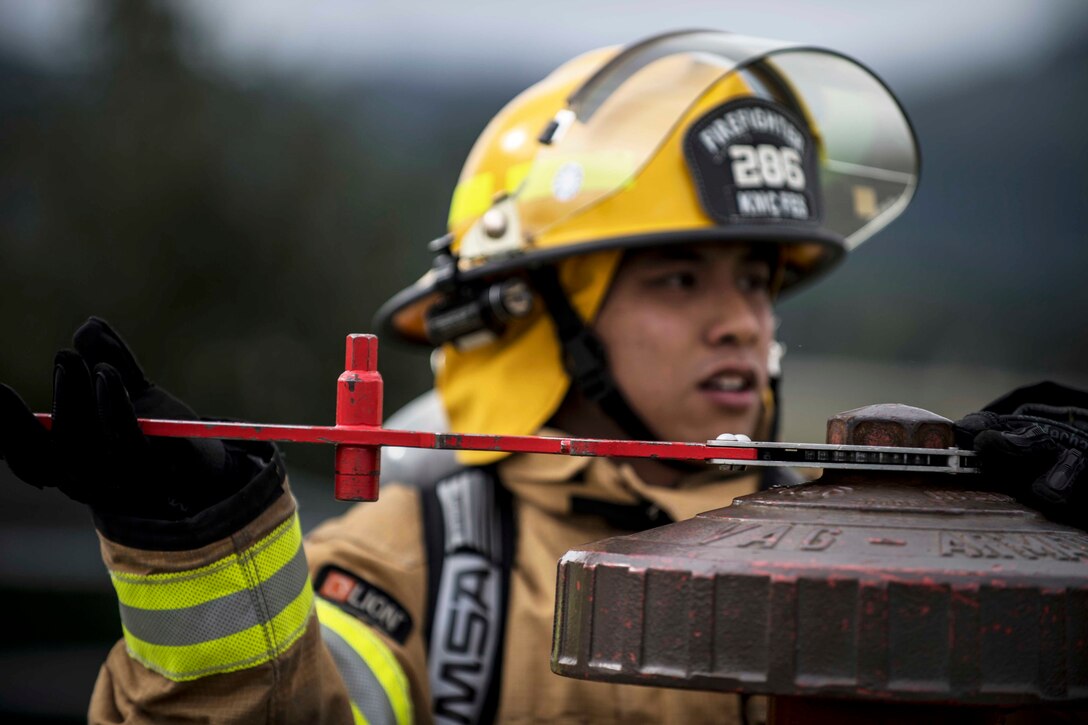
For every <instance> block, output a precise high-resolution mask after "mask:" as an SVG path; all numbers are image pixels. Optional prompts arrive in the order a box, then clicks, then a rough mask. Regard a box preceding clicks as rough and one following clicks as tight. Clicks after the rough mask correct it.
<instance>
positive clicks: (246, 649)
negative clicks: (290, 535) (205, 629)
mask: <svg viewBox="0 0 1088 725" xmlns="http://www.w3.org/2000/svg"><path fill="white" fill-rule="evenodd" d="M255 596H259V594H255ZM313 604H314V592H313V588H312V587H311V586H310V582H309V580H307V581H306V584H305V586H304V587H303V588H302V591H301V592H299V595H298V596H297V597H295V599H294V600H293V601H292V602H291V603H290V604H288V605H287V606H286V607H285V608H284V609H283V611H281V612H280V613H279V614H277V615H276V616H274V617H272V618H271V619H270V620H268V621H267V622H264V623H262V624H257V625H254V626H252V627H250V628H249V629H245V630H242V631H241V632H236V633H235V634H232V635H228V636H226V637H220V638H219V639H213V640H209V641H207V642H200V643H198V644H192V645H186V646H183V647H174V646H170V645H156V644H151V643H148V642H144V641H143V640H141V639H139V638H137V637H135V636H133V635H132V634H131V633H130V632H129V631H128V630H127V629H126V630H125V645H126V646H127V647H128V652H129V655H130V656H132V657H133V659H135V660H137V661H139V662H141V663H142V664H143V665H144V666H146V667H147V668H148V669H151V670H154V671H155V672H158V673H159V674H161V675H162V676H163V677H166V678H167V679H169V680H173V681H175V682H182V681H185V680H195V679H197V678H200V677H206V676H207V675H213V674H218V673H220V672H234V671H236V670H244V669H247V668H249V667H256V666H257V665H259V664H262V663H264V662H268V661H269V660H272V659H274V658H276V657H278V656H279V655H280V654H282V653H283V652H285V651H286V650H287V649H289V648H290V647H291V645H292V644H294V643H295V642H296V641H298V638H299V637H301V636H302V634H303V633H304V632H305V631H306V624H307V622H308V621H309V618H310V614H311V612H312V611H313Z"/></svg>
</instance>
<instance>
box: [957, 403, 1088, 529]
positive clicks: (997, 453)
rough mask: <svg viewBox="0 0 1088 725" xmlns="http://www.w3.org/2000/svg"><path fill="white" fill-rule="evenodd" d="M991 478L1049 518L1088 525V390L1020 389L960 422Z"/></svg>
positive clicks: (963, 441) (960, 436)
mask: <svg viewBox="0 0 1088 725" xmlns="http://www.w3.org/2000/svg"><path fill="white" fill-rule="evenodd" d="M956 436H957V443H958V445H960V446H961V447H964V448H973V449H974V450H975V451H976V452H977V453H978V456H979V464H980V466H981V468H982V475H983V476H984V477H985V478H986V480H987V482H988V483H990V484H991V485H993V486H994V487H996V488H999V489H1001V490H1002V491H1004V492H1005V493H1008V494H1009V495H1012V496H1015V497H1016V498H1018V499H1020V500H1021V501H1023V502H1025V503H1027V504H1028V505H1030V506H1033V507H1035V508H1038V509H1040V510H1041V511H1043V512H1044V513H1046V514H1047V515H1048V516H1050V517H1051V518H1055V519H1058V520H1063V521H1066V522H1069V523H1071V524H1074V525H1076V526H1079V527H1081V528H1088V393H1086V392H1084V391H1082V390H1076V389H1074V388H1069V387H1066V386H1064V385H1058V384H1056V383H1050V382H1046V383H1039V384H1037V385H1031V386H1027V387H1023V388H1018V389H1017V390H1014V391H1013V392H1011V393H1009V394H1008V395H1006V396H1004V397H1002V398H999V399H998V400H995V401H994V402H992V403H990V404H989V405H987V406H986V407H985V408H983V409H982V410H981V411H979V412H977V413H971V414H970V415H968V416H966V417H964V418H962V419H961V420H958V421H956Z"/></svg>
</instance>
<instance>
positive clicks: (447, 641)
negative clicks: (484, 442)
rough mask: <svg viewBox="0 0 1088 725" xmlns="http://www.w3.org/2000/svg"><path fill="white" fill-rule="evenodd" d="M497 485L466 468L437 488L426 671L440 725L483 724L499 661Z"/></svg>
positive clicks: (500, 587)
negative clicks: (435, 575) (435, 570)
mask: <svg viewBox="0 0 1088 725" xmlns="http://www.w3.org/2000/svg"><path fill="white" fill-rule="evenodd" d="M497 485H498V484H497V483H496V482H495V481H493V480H492V479H491V477H489V476H488V475H486V474H484V473H483V472H482V471H480V470H479V469H473V468H470V469H468V470H466V471H464V472H461V473H458V474H456V475H454V476H451V477H450V478H448V479H446V480H444V481H440V482H439V483H438V484H437V485H436V487H435V494H436V496H437V497H438V501H439V505H440V507H441V509H442V520H443V523H444V525H445V542H444V550H445V558H444V559H443V563H442V576H441V579H440V581H439V584H438V594H437V597H436V600H435V608H434V611H433V612H432V615H431V617H432V619H431V641H430V652H429V655H428V658H427V667H428V675H429V677H430V681H431V703H432V710H433V712H434V718H435V722H436V723H439V724H440V725H445V724H446V723H466V722H479V721H480V719H481V718H482V717H483V715H484V710H485V704H486V701H487V696H488V689H489V687H491V686H492V682H491V679H492V677H493V675H494V670H495V667H496V663H497V662H498V661H499V657H501V656H502V653H501V652H500V651H499V640H500V634H501V632H500V630H501V624H502V617H503V608H504V607H505V602H503V569H502V559H503V551H502V548H503V538H502V522H501V517H500V515H499V511H498V503H497V501H496V497H495V487H496V486H497ZM433 565H434V564H433V563H432V566H433ZM494 686H496V687H497V686H498V683H495V685H494Z"/></svg>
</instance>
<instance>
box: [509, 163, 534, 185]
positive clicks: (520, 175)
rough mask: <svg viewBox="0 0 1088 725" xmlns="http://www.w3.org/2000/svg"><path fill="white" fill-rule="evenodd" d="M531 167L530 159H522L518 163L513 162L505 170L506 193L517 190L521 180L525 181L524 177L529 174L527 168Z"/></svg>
mask: <svg viewBox="0 0 1088 725" xmlns="http://www.w3.org/2000/svg"><path fill="white" fill-rule="evenodd" d="M531 168H533V162H532V161H522V162H521V163H520V164H514V165H513V166H511V167H510V168H509V169H507V170H506V191H507V193H513V192H515V191H517V189H518V187H519V186H521V182H523V181H525V177H526V176H528V175H529V169H531Z"/></svg>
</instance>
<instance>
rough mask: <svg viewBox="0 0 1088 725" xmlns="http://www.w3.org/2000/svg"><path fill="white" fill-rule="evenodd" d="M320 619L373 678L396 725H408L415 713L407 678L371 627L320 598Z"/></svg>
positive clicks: (318, 614)
mask: <svg viewBox="0 0 1088 725" xmlns="http://www.w3.org/2000/svg"><path fill="white" fill-rule="evenodd" d="M317 616H318V619H320V620H321V624H322V625H324V626H326V627H328V628H329V629H331V630H332V631H333V632H335V633H336V634H338V635H340V637H342V638H343V639H344V641H346V642H347V643H348V645H349V646H350V647H351V648H352V650H354V651H355V653H356V654H357V655H358V656H359V657H360V659H362V660H363V662H364V663H365V664H366V666H367V667H368V668H369V670H370V671H371V672H372V673H373V674H374V677H375V678H376V679H377V680H378V683H379V684H380V685H381V687H382V689H383V690H384V691H385V694H386V697H388V698H389V703H390V705H392V707H393V716H394V717H395V718H396V721H397V725H409V724H410V723H411V722H412V715H413V713H412V698H411V694H410V687H409V685H408V677H407V676H406V675H405V674H404V670H403V669H402V668H401V666H400V662H398V661H397V658H396V656H394V655H393V652H392V651H391V650H390V649H389V647H388V646H386V644H385V643H384V642H383V641H382V640H381V639H380V638H379V637H378V635H376V634H374V633H373V632H372V631H370V627H368V626H366V625H365V624H363V623H362V622H360V621H359V620H358V619H356V618H355V617H352V616H351V615H349V614H347V613H345V612H344V611H342V610H341V609H339V608H338V607H337V606H336V605H335V604H331V603H330V602H327V601H326V600H324V599H322V598H320V597H318V598H317Z"/></svg>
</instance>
